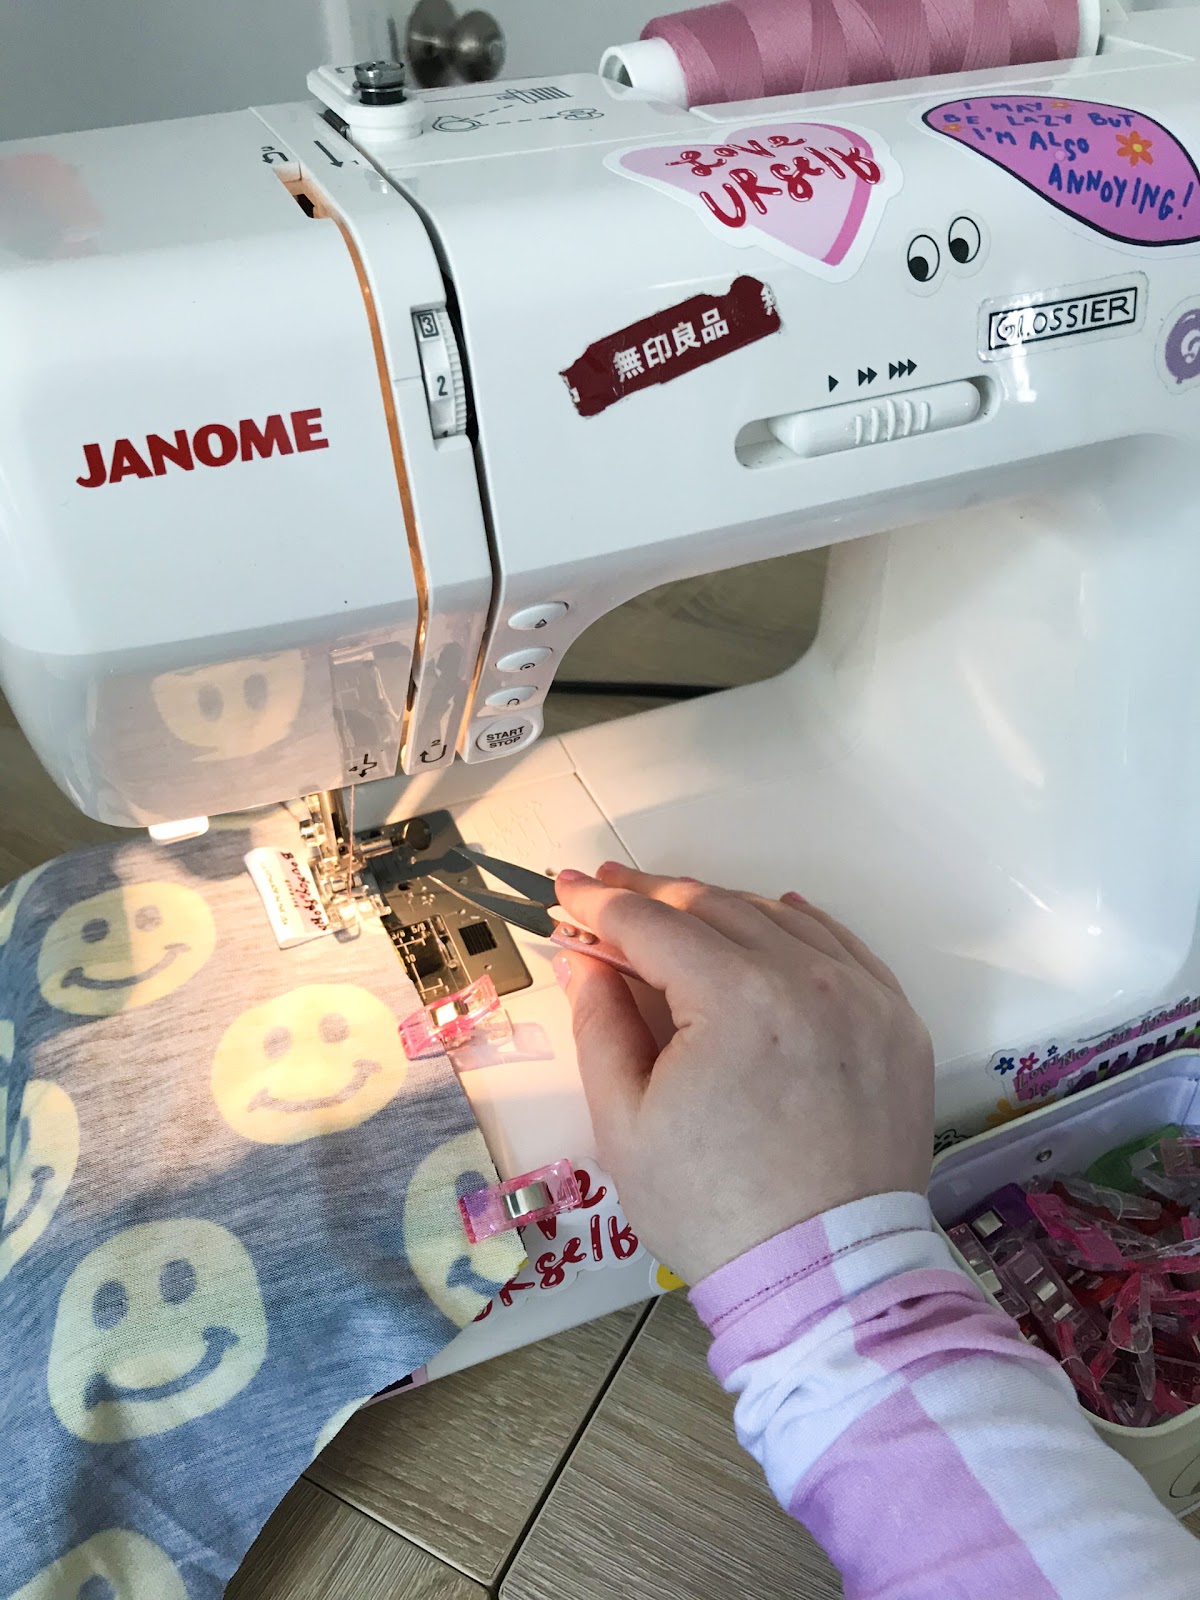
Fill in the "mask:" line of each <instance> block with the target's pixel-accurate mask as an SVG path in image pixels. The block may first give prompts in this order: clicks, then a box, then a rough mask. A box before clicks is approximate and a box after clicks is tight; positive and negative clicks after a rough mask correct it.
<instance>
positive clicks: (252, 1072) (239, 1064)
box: [212, 983, 408, 1144]
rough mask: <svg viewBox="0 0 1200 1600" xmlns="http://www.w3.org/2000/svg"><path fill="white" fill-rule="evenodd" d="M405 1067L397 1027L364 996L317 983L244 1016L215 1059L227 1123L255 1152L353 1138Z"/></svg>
mask: <svg viewBox="0 0 1200 1600" xmlns="http://www.w3.org/2000/svg"><path fill="white" fill-rule="evenodd" d="M407 1076H408V1060H407V1058H406V1056H405V1054H404V1049H403V1047H402V1045H401V1043H400V1033H399V1029H398V1027H397V1024H396V1019H395V1017H394V1016H393V1015H392V1013H391V1011H390V1010H389V1009H388V1008H387V1006H386V1005H384V1003H383V1001H382V1000H378V999H376V997H375V996H374V995H373V994H372V993H371V992H370V990H368V989H359V988H357V987H355V985H353V984H349V983H312V984H308V985H306V986H305V987H304V988H301V989H293V990H292V991H291V993H290V994H284V995H280V996H279V997H278V998H277V999H275V1000H268V1001H266V1002H265V1003H264V1004H263V1005H261V1006H255V1007H254V1008H253V1010H251V1011H245V1012H243V1013H242V1015H241V1016H240V1017H239V1018H238V1019H237V1021H236V1022H234V1023H233V1024H232V1025H231V1026H230V1027H229V1028H228V1029H227V1030H226V1032H225V1035H224V1037H223V1038H222V1040H221V1042H220V1044H219V1045H218V1046H217V1053H216V1055H215V1057H214V1058H213V1067H212V1091H213V1099H214V1100H215V1101H216V1103H217V1109H218V1110H219V1111H220V1113H221V1115H222V1116H223V1117H224V1118H225V1121H226V1122H227V1123H228V1124H229V1126H230V1127H231V1128H232V1129H233V1130H234V1132H235V1133H240V1134H241V1135H242V1137H243V1138H245V1139H253V1140H254V1141H255V1143H257V1144H299V1143H300V1142H301V1141H302V1140H304V1139H316V1138H319V1137H320V1136H321V1135H322V1134H326V1133H340V1132H342V1131H343V1130H344V1129H346V1128H357V1127H358V1126H359V1124H360V1123H363V1122H366V1121H367V1119H368V1117H373V1116H374V1115H375V1113H376V1112H377V1111H382V1110H383V1108H384V1106H386V1105H387V1104H388V1103H389V1102H390V1101H391V1100H393V1099H394V1098H395V1096H396V1095H397V1094H398V1093H399V1092H400V1089H401V1087H402V1086H403V1083H404V1080H405V1078H406V1077H407Z"/></svg>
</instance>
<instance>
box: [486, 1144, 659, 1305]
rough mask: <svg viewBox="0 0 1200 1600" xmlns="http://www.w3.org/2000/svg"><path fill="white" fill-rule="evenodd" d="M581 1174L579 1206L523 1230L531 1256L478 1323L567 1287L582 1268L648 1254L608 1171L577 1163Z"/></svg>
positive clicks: (577, 1172)
mask: <svg viewBox="0 0 1200 1600" xmlns="http://www.w3.org/2000/svg"><path fill="white" fill-rule="evenodd" d="M575 1177H576V1179H577V1180H578V1183H579V1188H580V1202H579V1205H578V1207H577V1208H576V1209H575V1210H574V1211H564V1212H562V1214H561V1215H560V1216H557V1217H550V1218H548V1219H547V1220H546V1221H545V1222H537V1223H534V1225H533V1226H532V1227H530V1228H526V1229H524V1230H523V1235H522V1236H523V1238H524V1240H525V1247H526V1249H527V1251H528V1260H527V1261H526V1263H525V1265H524V1266H523V1267H522V1268H521V1270H520V1271H519V1272H517V1273H514V1274H513V1276H512V1277H511V1278H509V1279H508V1280H507V1281H506V1282H505V1283H504V1284H503V1285H502V1286H501V1288H500V1290H499V1292H498V1293H497V1294H496V1296H495V1298H494V1299H492V1300H491V1301H489V1303H488V1304H487V1305H486V1306H484V1307H483V1309H482V1310H481V1311H480V1312H479V1314H478V1315H477V1316H476V1318H475V1321H476V1322H482V1321H484V1319H485V1318H487V1317H489V1316H491V1315H492V1314H493V1313H494V1312H496V1311H510V1310H512V1309H513V1308H514V1307H515V1306H519V1305H521V1304H523V1303H525V1301H526V1299H527V1297H529V1296H531V1295H535V1294H544V1293H547V1292H553V1291H557V1290H559V1289H565V1288H566V1287H567V1286H568V1285H569V1284H571V1283H573V1282H574V1281H575V1279H576V1278H577V1277H578V1276H579V1274H580V1273H581V1272H589V1271H591V1272H594V1271H598V1270H600V1269H601V1268H604V1267H621V1266H624V1265H625V1264H626V1263H627V1262H630V1261H637V1260H639V1259H640V1258H642V1257H643V1256H644V1255H645V1253H646V1252H645V1246H644V1245H643V1244H642V1242H641V1240H640V1239H639V1238H638V1236H637V1234H636V1233H635V1232H634V1231H633V1229H632V1228H631V1227H630V1225H629V1222H628V1220H627V1219H626V1216H625V1213H624V1211H622V1209H621V1203H620V1201H619V1200H618V1199H617V1192H616V1189H615V1187H614V1185H613V1181H612V1179H611V1178H610V1177H609V1176H608V1174H607V1173H605V1172H601V1171H600V1170H599V1168H597V1167H586V1168H585V1167H576V1168H575Z"/></svg>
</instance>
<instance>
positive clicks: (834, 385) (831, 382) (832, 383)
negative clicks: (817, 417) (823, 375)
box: [829, 372, 838, 394]
mask: <svg viewBox="0 0 1200 1600" xmlns="http://www.w3.org/2000/svg"><path fill="white" fill-rule="evenodd" d="M837 386H838V379H837V378H835V377H834V375H833V373H832V372H831V373H830V374H829V392H830V394H832V393H833V391H834V390H835V389H836V388H837Z"/></svg>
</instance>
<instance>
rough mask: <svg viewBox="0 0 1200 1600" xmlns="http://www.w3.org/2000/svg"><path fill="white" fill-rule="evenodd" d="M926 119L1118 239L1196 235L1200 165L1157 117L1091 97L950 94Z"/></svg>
mask: <svg viewBox="0 0 1200 1600" xmlns="http://www.w3.org/2000/svg"><path fill="white" fill-rule="evenodd" d="M924 121H925V123H926V125H927V126H928V127H930V128H932V129H933V131H934V132H935V133H941V134H944V135H945V136H946V137H947V138H948V139H954V140H956V141H957V142H958V143H959V144H963V145H966V147H967V149H968V150H975V151H977V152H978V154H979V155H981V156H984V157H986V159H987V160H988V161H992V162H994V163H995V164H996V166H998V167H1003V169H1004V170H1005V172H1009V173H1011V174H1012V176H1013V177H1014V178H1018V179H1019V180H1020V181H1021V182H1022V183H1023V184H1025V185H1026V187H1027V188H1030V189H1032V190H1033V191H1034V193H1035V194H1040V195H1041V197H1042V199H1043V200H1049V202H1050V204H1051V205H1052V206H1057V207H1058V209H1059V210H1060V211H1065V212H1066V213H1067V215H1068V216H1070V217H1074V218H1075V219H1076V220H1077V221H1079V222H1082V223H1084V224H1085V225H1086V226H1087V227H1089V228H1094V229H1095V231H1096V232H1097V233H1102V234H1104V235H1105V237H1106V238H1109V239H1116V240H1118V241H1119V242H1120V243H1122V244H1133V245H1153V246H1157V245H1164V244H1195V243H1196V242H1197V240H1200V173H1198V172H1197V171H1196V165H1195V162H1194V161H1193V160H1192V158H1191V156H1190V155H1189V154H1188V152H1187V151H1186V150H1185V149H1184V147H1183V146H1182V145H1181V144H1180V142H1179V140H1178V139H1177V138H1176V137H1175V135H1174V134H1173V133H1169V132H1168V131H1167V129H1166V128H1164V127H1163V125H1162V123H1161V122H1156V121H1155V120H1154V118H1153V117H1147V116H1144V115H1143V114H1142V113H1141V112H1140V111H1130V110H1129V109H1128V108H1127V107H1125V106H1108V105H1102V104H1101V103H1100V102H1098V101H1094V100H1025V99H1020V100H949V101H947V102H946V103H945V104H944V105H940V106H934V108H933V109H932V110H931V111H927V112H926V113H925V116H924Z"/></svg>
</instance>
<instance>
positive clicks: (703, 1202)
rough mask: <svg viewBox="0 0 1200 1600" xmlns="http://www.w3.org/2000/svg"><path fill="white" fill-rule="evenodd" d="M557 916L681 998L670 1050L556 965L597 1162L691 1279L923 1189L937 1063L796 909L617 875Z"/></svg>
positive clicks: (821, 928) (845, 947)
mask: <svg viewBox="0 0 1200 1600" xmlns="http://www.w3.org/2000/svg"><path fill="white" fill-rule="evenodd" d="M558 891H559V899H560V903H561V904H562V906H563V907H564V909H565V910H566V911H568V912H569V913H570V914H571V916H572V917H573V918H577V919H578V921H579V922H580V923H582V924H584V925H585V926H586V927H588V928H591V929H592V930H593V931H594V932H595V933H596V934H597V935H598V936H599V937H600V938H601V939H603V940H605V941H607V942H608V943H610V944H613V945H616V946H617V947H618V948H619V949H620V950H621V951H622V953H623V954H624V955H625V956H626V957H627V959H628V960H629V962H630V963H631V964H632V965H633V966H634V967H636V968H637V970H638V972H639V974H640V975H641V977H642V978H643V979H644V981H645V982H646V983H647V984H648V985H650V987H651V988H653V989H657V990H659V991H660V992H661V993H662V995H663V996H664V998H665V1000H666V1004H667V1006H668V1007H669V1010H670V1014H671V1017H672V1019H673V1022H674V1025H675V1030H676V1031H675V1034H674V1037H673V1038H671V1040H670V1042H669V1043H668V1044H667V1045H666V1046H665V1048H663V1049H662V1050H661V1051H660V1050H659V1049H658V1047H657V1045H656V1044H655V1042H654V1039H653V1037H652V1035H651V1033H650V1030H649V1028H648V1027H647V1025H646V1022H645V1021H644V1020H643V1017H642V1013H641V1012H640V1010H639V1009H638V1006H637V1003H636V1002H635V1000H634V997H633V993H632V991H631V990H630V988H629V985H628V984H627V983H626V981H625V979H624V978H622V977H621V976H620V974H618V973H616V972H614V971H613V970H612V969H611V968H610V967H606V966H603V965H601V963H600V962H598V961H594V960H591V959H590V958H589V957H587V956H584V955H570V956H568V955H565V954H562V955H560V956H558V957H557V958H556V962H555V966H556V968H557V969H558V971H559V975H560V981H561V980H562V979H564V978H565V979H566V982H565V987H566V991H567V995H568V997H569V998H570V1001H571V1010H572V1014H573V1016H574V1022H575V1042H576V1047H577V1049H578V1053H579V1072H580V1076H581V1077H582V1079H583V1087H584V1091H585V1093H586V1095H587V1099H588V1105H589V1107H590V1109H591V1113H592V1123H593V1126H594V1128H595V1131H596V1139H597V1154H598V1156H599V1159H600V1161H601V1163H602V1164H603V1165H604V1166H605V1167H606V1168H607V1170H608V1171H609V1172H611V1173H612V1175H613V1179H614V1180H615V1182H616V1186H617V1192H618V1194H619V1195H620V1197H621V1203H622V1205H623V1207H624V1209H625V1211H626V1213H627V1215H628V1217H629V1220H630V1221H631V1222H632V1223H633V1225H634V1227H635V1228H636V1229H637V1232H638V1234H639V1236H640V1237H641V1238H642V1239H644V1240H645V1243H646V1246H647V1248H648V1249H649V1250H650V1251H651V1252H652V1253H653V1254H654V1255H655V1256H656V1257H657V1258H658V1260H660V1261H662V1262H663V1263H664V1264H665V1265H666V1266H668V1267H671V1268H672V1269H673V1270H674V1271H675V1272H677V1273H678V1274H679V1275H680V1276H681V1277H682V1278H684V1279H685V1280H686V1281H687V1282H688V1283H696V1282H698V1281H699V1280H700V1279H701V1278H703V1277H706V1276H707V1275H708V1274H709V1273H710V1272H714V1271H715V1270H716V1269H717V1268H718V1267H720V1266H723V1265H724V1264H725V1263H726V1262H727V1261H732V1260H733V1259H734V1258H735V1257H736V1256H739V1255H741V1254H742V1253H743V1252H744V1251H746V1250H748V1249H750V1248H751V1247H752V1246H753V1245H756V1244H760V1243H761V1242H762V1241H763V1240H764V1239H769V1238H771V1237H773V1236H774V1235H775V1234H777V1233H780V1232H782V1231H783V1230H784V1229H785V1228H789V1227H791V1226H792V1225H793V1224H794V1223H797V1222H804V1221H807V1220H808V1218H810V1217H814V1216H816V1215H817V1214H818V1213H820V1212H822V1211H827V1210H829V1209H830V1208H831V1207H833V1206H838V1205H842V1204H844V1203H845V1202H847V1201H850V1200H857V1199H861V1198H862V1197H864V1196H866V1195H872V1194H886V1193H889V1192H891V1191H893V1190H915V1191H916V1192H918V1193H922V1194H923V1193H924V1191H925V1187H926V1185H927V1183H928V1181H929V1170H930V1160H931V1153H932V1148H933V1051H932V1048H931V1046H930V1042H929V1035H928V1034H927V1032H926V1031H925V1028H924V1026H923V1024H922V1023H921V1021H920V1019H919V1017H918V1016H917V1014H916V1013H915V1012H914V1011H913V1009H912V1007H911V1006H910V1005H909V1003H908V1001H907V1000H906V999H905V997H904V994H903V992H902V990H901V988H900V985H899V983H898V982H897V981H896V978H895V977H894V975H893V974H892V973H891V972H890V971H889V970H888V968H887V967H885V966H884V965H883V963H882V962H881V961H880V960H878V959H877V958H876V957H875V956H874V955H872V954H871V952H870V951H869V950H868V949H867V947H866V945H864V944H863V943H862V942H861V941H860V940H858V939H856V938H855V937H854V935H853V934H852V933H850V932H849V931H848V930H847V929H846V928H843V927H842V926H841V924H840V923H837V922H835V921H834V920H833V918H832V917H830V916H827V915H826V914H825V913H824V912H823V911H818V910H817V909H816V908H815V907H814V906H810V905H809V904H808V903H807V902H806V901H804V900H802V899H801V898H800V896H799V895H794V894H787V895H784V896H783V897H782V899H781V900H768V899H765V898H763V897H760V896H758V895H751V894H735V893H732V892H730V891H728V890H725V889H715V888H712V887H710V886H709V885H708V884H703V883H696V882H695V881H694V880H691V879H687V878H657V877H651V876H650V875H649V874H647V873H642V872H635V871H633V870H632V869H631V868H628V867H621V866H616V865H614V864H613V863H611V862H609V863H606V864H605V865H604V866H603V867H601V868H600V872H599V876H598V877H597V878H589V877H587V876H586V875H584V874H582V873H576V872H564V873H561V874H560V875H559V878H558Z"/></svg>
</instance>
